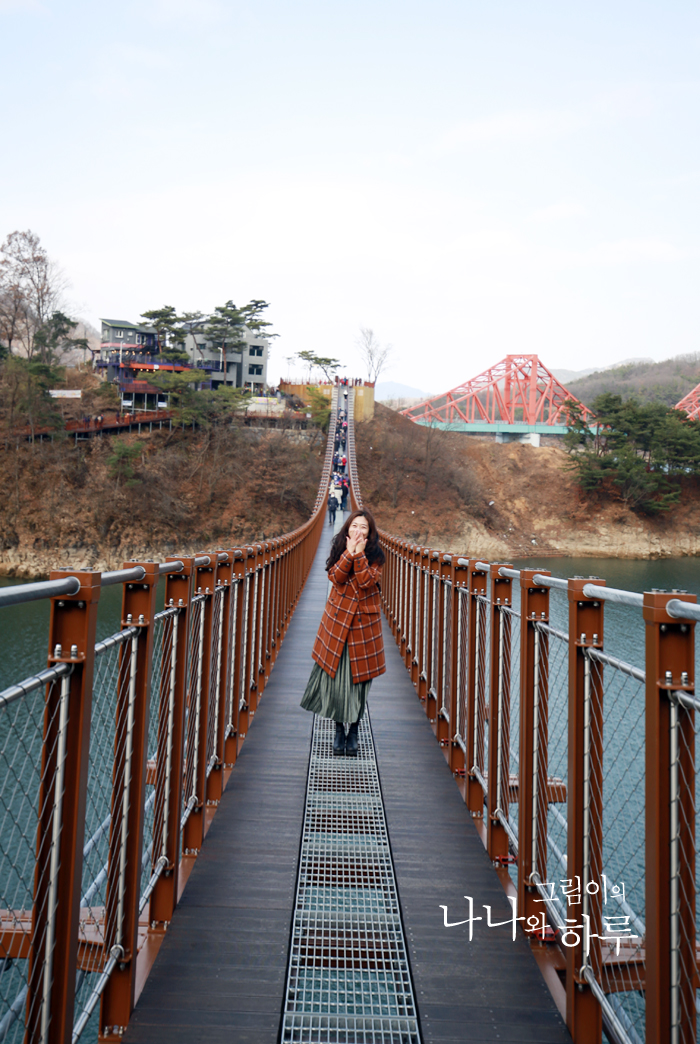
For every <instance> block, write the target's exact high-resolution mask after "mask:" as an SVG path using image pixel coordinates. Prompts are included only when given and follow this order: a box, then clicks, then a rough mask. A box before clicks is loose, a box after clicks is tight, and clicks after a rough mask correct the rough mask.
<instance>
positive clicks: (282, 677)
mask: <svg viewBox="0 0 700 1044" xmlns="http://www.w3.org/2000/svg"><path fill="white" fill-rule="evenodd" d="M340 524H342V519H341V517H340V516H339V518H338V520H337V522H336V526H335V529H336V530H337V528H339V526H340ZM330 536H331V527H330V526H326V529H325V533H324V537H323V538H322V540H321V544H320V546H319V550H318V552H317V554H316V558H315V561H314V564H313V566H312V569H311V572H310V575H309V578H308V580H307V583H306V587H305V589H304V592H303V593H302V596H301V599H300V601H299V605H298V607H297V610H296V612H295V614H294V617H293V619H292V622H291V624H290V627H289V631H288V633H287V637H286V639H285V641H284V643H283V645H282V648H281V650H280V653H279V656H278V658H277V662H276V664H275V668H274V670H273V671H272V674H271V676H270V679H269V682H268V685H267V687H266V689H265V692H264V694H263V698H262V700H261V702H260V704H259V707H258V710H257V713H256V716H255V722H254V727H253V728H251V729H250V731H249V733H248V737H247V739H246V742H245V744H244V745H243V748H242V750H241V753H240V755H239V758H238V761H237V764H236V767H235V769H234V771H233V774H232V776H231V779H230V782H229V786H228V789H227V791H226V792H225V794H224V796H223V799H222V802H221V806H220V808H219V810H218V813H217V815H216V816H215V818H214V820H213V822H212V825H211V828H210V830H209V833H208V835H207V838H206V841H205V844H204V847H203V849H202V852H201V853H200V855H199V857H198V859H197V863H196V865H195V868H194V870H193V872H192V875H191V877H190V879H189V882H188V884H187V887H186V889H185V892H184V894H183V897H182V900H181V902H180V905H179V906H178V908H177V910H176V911H175V914H174V917H173V921H172V924H171V926H170V929H169V931H168V933H167V935H166V937H165V940H164V942H163V945H162V947H161V950H160V953H159V955H158V958H157V960H156V962H155V965H154V968H153V971H152V972H151V975H150V977H149V979H148V980H147V982H146V985H145V987H144V990H143V993H142V994H141V997H140V998H139V1002H138V1004H137V1006H136V1009H135V1011H134V1014H133V1016H132V1019H131V1022H130V1024H129V1027H128V1030H127V1033H126V1035H125V1041H127V1042H133V1044H145V1042H149V1044H160V1042H163V1044H165V1042H166V1041H167V1042H168V1044H179V1042H182V1044H185V1042H188V1044H189V1042H193V1041H202V1042H204V1041H206V1042H208V1044H218V1042H221V1044H223V1042H224V1041H225V1042H226V1044H263V1042H264V1044H278V1041H279V1040H280V1039H281V1037H280V1035H281V1033H282V1017H283V1007H284V1002H285V986H286V982H287V969H288V958H289V953H290V937H291V930H292V924H293V917H294V906H295V895H296V891H297V873H298V868H299V855H300V837H301V834H302V828H303V824H304V809H305V798H306V791H307V779H308V773H309V763H310V748H311V739H312V730H313V724H314V718H313V716H312V715H310V714H308V713H306V712H304V711H302V710H301V708H300V707H299V701H300V699H301V696H302V693H303V691H304V687H305V685H306V681H307V679H308V676H309V672H310V669H311V658H310V653H311V646H312V643H313V639H314V636H315V634H316V630H317V627H318V623H319V621H320V618H321V614H322V611H323V606H324V603H325V600H326V595H327V577H326V573H325V570H324V563H325V559H326V556H327V553H328V545H329V541H330ZM385 645H386V652H387V667H388V670H387V674H386V675H384V676H383V677H382V678H380V679H378V680H376V681H375V682H374V683H373V688H372V692H371V694H370V701H369V704H370V719H371V730H372V732H373V734H374V742H375V746H376V760H377V764H378V768H379V776H380V779H381V790H382V795H383V798H384V809H385V816H386V824H387V826H388V833H389V841H390V845H391V851H392V854H393V865H394V868H395V874H396V884H397V887H398V896H399V901H400V904H401V909H402V920H403V925H404V930H405V939H406V945H407V950H408V958H409V962H410V966H411V968H410V970H411V972H412V978H413V989H414V993H415V1000H416V1002H417V1009H418V1016H419V1022H420V1036H421V1038H422V1040H423V1041H424V1042H426V1044H432V1042H435V1044H438V1042H439V1044H453V1042H454V1044H463V1042H467V1041H469V1042H472V1041H473V1042H481V1041H512V1042H513V1044H515V1042H525V1041H533V1042H534V1041H538V1042H539V1041H541V1042H542V1044H545V1042H547V1044H550V1042H559V1041H561V1042H565V1041H568V1040H570V1038H569V1035H568V1033H567V1032H566V1029H565V1027H564V1025H563V1022H562V1020H561V1018H560V1016H559V1014H558V1012H557V1010H556V1008H555V1005H554V1002H553V1001H552V999H551V997H550V994H549V992H548V990H547V988H546V986H545V985H544V982H543V980H542V978H541V975H540V973H539V971H538V969H537V967H536V964H535V961H534V958H533V957H532V954H531V953H530V952H529V946H528V944H527V942H526V941H525V940H524V939H523V938H522V937H521V936H518V938H517V939H516V941H515V942H513V941H512V940H511V933H510V927H509V926H506V927H503V928H491V929H482V930H481V931H479V928H480V923H477V925H476V927H475V933H474V940H473V942H472V943H469V942H468V941H467V937H466V934H465V928H466V926H465V927H463V928H453V929H445V928H444V927H443V926H442V923H443V922H442V910H440V909H439V906H440V904H448V906H449V910H450V911H451V912H452V911H456V912H457V913H458V915H459V916H455V917H454V919H455V920H457V919H461V917H463V916H466V914H464V913H463V911H464V909H465V906H466V904H465V900H464V898H463V896H464V895H465V894H466V895H469V894H471V895H472V896H473V898H474V902H475V907H476V906H477V905H478V904H481V903H490V905H491V906H492V907H493V918H494V920H496V921H505V920H506V919H507V918H508V916H509V913H510V907H509V905H508V903H507V900H506V898H505V895H504V893H503V891H502V889H501V886H500V884H499V882H498V880H497V878H496V875H495V873H494V872H493V869H492V867H491V864H490V862H489V860H488V857H487V855H486V853H485V852H484V850H483V846H482V845H481V841H480V840H479V838H478V835H477V833H476V830H475V828H474V825H473V823H472V821H471V818H470V817H469V814H468V812H467V809H466V808H465V806H464V803H463V802H462V800H461V797H460V795H459V791H458V789H457V787H456V786H455V784H454V782H453V780H452V777H451V774H450V772H449V769H448V768H447V765H446V764H445V761H444V758H443V756H442V754H441V752H440V749H439V747H438V745H437V744H436V743H435V740H434V738H433V735H432V732H431V730H430V726H429V724H428V722H427V720H426V718H425V715H424V713H423V711H422V710H421V708H420V704H419V703H418V700H417V698H416V696H415V692H414V690H413V686H412V685H411V682H410V680H409V678H408V675H407V673H406V671H405V669H404V667H403V664H402V662H401V659H400V657H399V655H398V651H397V650H396V647H395V645H394V642H393V639H392V637H391V634H390V631H389V629H388V628H387V629H386V631H385ZM364 734H365V735H368V734H369V729H368V728H367V729H365V730H364ZM460 904H461V905H460ZM478 912H481V913H482V914H483V913H484V911H483V910H482V911H478V910H476V909H475V913H478ZM370 979H371V977H368V978H367V981H368V982H369V983H370V986H371V982H370ZM374 988H375V990H376V984H375V985H374ZM330 995H331V994H330V993H329V994H328V996H330ZM333 997H334V998H335V1002H336V1003H337V1000H338V994H337V992H336V993H334V994H333ZM310 999H311V1002H312V1003H313V1002H314V1001H313V997H310ZM370 1028H371V1027H370ZM348 1029H349V1027H348ZM292 1039H293V1040H299V1042H300V1044H302V1041H303V1042H306V1041H307V1040H310V1039H311V1038H310V1037H308V1038H307V1037H306V1036H299V1037H297V1036H293V1037H292ZM314 1039H319V1040H327V1041H329V1042H331V1041H332V1044H378V1042H379V1040H380V1039H381V1038H380V1037H379V1036H376V1037H375V1036H373V1035H372V1036H368V1037H367V1038H366V1042H365V1040H364V1038H363V1039H361V1038H360V1036H359V1035H357V1033H356V1031H354V1030H353V1031H351V1032H349V1033H342V1034H341V1033H337V1034H336V1035H326V1036H325V1037H317V1038H314ZM397 1039H399V1038H397ZM388 1041H389V1038H388V1037H387V1044H388ZM391 1044H393V1040H392V1042H391ZM406 1044H408V1039H407V1041H406Z"/></svg>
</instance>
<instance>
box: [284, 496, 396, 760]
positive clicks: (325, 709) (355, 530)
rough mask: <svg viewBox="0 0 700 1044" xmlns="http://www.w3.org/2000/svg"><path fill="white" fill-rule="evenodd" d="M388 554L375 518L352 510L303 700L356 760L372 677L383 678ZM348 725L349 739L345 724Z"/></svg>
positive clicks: (330, 568) (333, 559) (335, 556)
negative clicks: (382, 582) (329, 723)
mask: <svg viewBox="0 0 700 1044" xmlns="http://www.w3.org/2000/svg"><path fill="white" fill-rule="evenodd" d="M383 565H384V552H383V551H382V549H381V547H380V546H379V534H378V533H377V527H376V524H375V521H374V519H373V518H372V515H371V514H370V512H369V511H367V510H364V509H363V510H362V511H353V512H352V514H351V515H350V517H349V518H348V519H347V520H346V522H345V524H344V525H343V528H342V529H341V530H340V532H339V533H338V534H337V535H336V536H335V537H334V539H333V543H332V544H331V551H330V554H329V556H328V561H327V562H326V571H327V573H328V578H329V580H330V581H331V584H332V585H333V586H332V588H331V592H330V595H329V597H328V601H327V602H326V608H325V610H324V613H323V619H322V620H321V625H320V627H319V629H318V634H317V635H316V641H315V643H314V648H313V652H312V654H311V655H312V656H313V659H314V660H315V661H316V662H315V664H314V667H313V669H312V671H311V677H310V678H309V682H308V685H307V686H306V692H305V693H304V697H303V699H302V701H301V705H302V707H303V708H304V710H308V711H311V712H312V713H314V714H319V715H320V716H321V717H322V718H332V719H333V720H334V721H335V739H334V740H333V753H334V754H338V755H341V754H345V755H347V756H348V757H351V758H354V757H356V756H357V745H358V741H357V729H358V725H359V723H360V720H361V718H362V715H363V714H364V712H365V705H366V703H367V696H368V694H369V689H370V685H371V683H372V678H376V677H378V676H379V675H380V674H384V671H385V670H386V666H385V662H384V641H383V639H382V619H381V605H380V601H379V591H380V588H379V579H380V576H381V571H382V566H383ZM346 721H347V722H349V723H350V727H349V729H348V733H347V736H346V734H345V725H344V722H346Z"/></svg>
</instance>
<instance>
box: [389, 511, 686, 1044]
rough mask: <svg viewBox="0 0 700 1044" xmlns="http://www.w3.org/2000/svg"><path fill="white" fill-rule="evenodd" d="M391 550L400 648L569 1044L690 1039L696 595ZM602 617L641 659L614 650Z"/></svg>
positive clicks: (395, 546) (392, 542) (392, 613)
mask: <svg viewBox="0 0 700 1044" xmlns="http://www.w3.org/2000/svg"><path fill="white" fill-rule="evenodd" d="M380 537H381V540H382V546H383V548H384V551H385V554H386V556H387V564H386V567H385V574H386V582H385V583H384V585H383V591H384V595H383V598H384V607H385V611H386V614H387V618H388V620H389V623H390V625H391V627H392V631H393V633H394V636H395V638H396V641H397V644H398V645H399V646H400V647H401V648H402V651H404V652H405V648H404V643H407V644H410V646H411V655H410V656H406V657H405V658H406V665H407V667H408V668H409V670H410V671H411V676H412V679H413V681H414V684H415V687H416V690H417V694H418V696H419V698H420V699H421V702H422V703H423V705H424V707H425V710H426V714H427V715H428V718H429V719H430V721H431V723H432V726H433V729H434V731H435V735H436V738H437V739H438V740H439V742H440V743H441V745H442V747H443V749H444V753H445V757H446V758H447V760H448V763H449V764H450V767H451V768H452V771H453V773H454V775H455V778H456V780H457V782H458V783H459V785H460V787H461V789H462V792H463V795H464V799H465V801H466V803H467V805H468V807H469V809H470V811H471V814H472V816H473V817H474V821H475V823H476V825H477V828H478V829H479V831H480V834H481V837H482V840H483V842H484V844H485V846H486V847H487V849H488V851H489V854H490V855H491V857H492V859H493V860H494V863H495V865H496V866H497V867H502V868H505V867H507V870H508V880H509V881H510V884H509V885H508V887H510V888H511V889H512V890H513V893H512V894H513V895H514V896H517V903H518V907H519V913H520V915H521V920H522V923H523V924H524V926H525V927H526V929H527V930H529V932H530V935H531V936H532V937H533V946H536V947H537V949H538V959H540V961H541V963H544V964H548V965H549V966H550V967H551V968H552V969H553V970H554V972H555V973H556V976H557V977H558V978H557V980H556V981H559V980H561V982H562V987H561V991H560V994H559V996H558V1000H559V1003H560V1006H561V1008H562V1010H563V1011H565V1012H566V1016H567V1022H568V1025H569V1028H570V1029H571V1030H572V1034H573V1036H574V1039H575V1040H577V1041H586V1042H588V1041H595V1040H600V1039H602V1034H603V1032H604V1033H605V1034H606V1037H607V1039H608V1040H610V1041H614V1042H628V1044H637V1042H639V1041H644V1040H646V1041H649V1042H651V1041H659V1042H661V1041H663V1042H665V1041H672V1042H674V1044H681V1042H683V1044H685V1042H689V1041H691V1040H692V1041H695V1040H696V1034H697V1026H696V1023H697V997H698V995H697V993H696V990H697V987H698V986H699V985H700V979H699V977H698V956H697V950H696V939H697V933H698V919H699V917H700V899H699V898H698V896H699V894H700V889H699V888H698V880H697V860H696V839H697V836H698V835H697V831H698V826H699V824H698V804H699V803H698V787H699V783H698V773H697V755H698V736H697V726H696V721H695V718H696V711H697V710H698V709H699V708H700V703H698V701H696V698H695V696H694V687H693V686H694V625H695V621H696V620H697V619H699V618H700V610H698V608H697V606H696V605H695V598H694V596H689V595H687V594H685V592H676V591H674V592H659V591H654V592H648V593H647V594H644V595H641V594H635V593H634V592H622V591H615V590H608V589H607V588H606V587H605V583H604V581H600V580H597V579H595V581H587V580H584V579H581V578H574V579H572V580H564V579H559V578H556V577H551V576H550V575H549V573H547V571H545V570H543V571H539V572H538V571H536V570H532V569H528V570H516V569H513V568H512V567H509V566H500V565H493V564H489V563H484V562H480V561H478V560H474V559H468V558H466V557H464V558H461V557H457V556H455V555H451V554H445V553H444V552H441V551H435V550H433V549H431V548H423V547H419V546H416V545H412V544H411V543H409V542H407V541H402V540H398V539H396V538H394V537H391V536H390V535H388V534H386V533H381V532H380ZM504 584H505V586H503V585H504ZM550 596H551V604H550ZM606 603H619V604H622V605H626V606H631V607H633V609H634V610H635V612H637V614H638V615H637V627H638V628H639V630H640V632H641V631H642V630H643V633H644V636H645V644H646V664H640V663H628V662H626V661H625V660H623V659H620V658H619V657H615V656H612V655H610V654H609V653H607V652H606V651H605V650H604V641H603V638H604V616H605V606H606ZM640 610H641V612H640ZM553 620H554V621H556V623H553V622H552V621H553ZM412 622H415V624H417V627H416V638H415V639H412V637H411V628H412V625H413V624H412ZM406 629H407V631H408V633H407V635H405V634H404V631H405V630H406ZM436 650H437V657H436ZM441 719H444V722H449V724H450V727H449V730H448V731H446V730H445V728H444V724H443V721H442V720H441ZM549 981H550V982H552V981H553V980H552V977H551V976H550V978H549ZM553 988H554V989H555V993H556V987H553Z"/></svg>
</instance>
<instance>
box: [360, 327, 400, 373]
mask: <svg viewBox="0 0 700 1044" xmlns="http://www.w3.org/2000/svg"><path fill="white" fill-rule="evenodd" d="M356 344H357V347H358V348H359V350H360V357H361V358H362V361H363V362H364V363H365V365H366V366H367V379H368V380H369V381H370V382H371V383H372V384H376V383H377V381H378V379H379V374H380V373H381V372H382V370H383V369H384V368H385V366H386V364H387V362H388V361H389V357H390V355H391V353H392V352H393V350H394V349H393V346H392V345H390V344H384V345H382V344H380V343H379V341H378V340H377V338H376V337H375V336H374V330H372V329H370V328H369V327H367V326H361V327H360V336H359V337H358V339H357V341H356Z"/></svg>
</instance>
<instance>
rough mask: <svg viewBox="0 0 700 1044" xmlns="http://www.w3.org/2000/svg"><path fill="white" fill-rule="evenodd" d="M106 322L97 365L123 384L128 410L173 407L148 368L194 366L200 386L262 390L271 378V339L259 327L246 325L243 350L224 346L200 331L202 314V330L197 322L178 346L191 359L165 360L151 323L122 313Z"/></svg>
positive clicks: (123, 406) (194, 379)
mask: <svg viewBox="0 0 700 1044" xmlns="http://www.w3.org/2000/svg"><path fill="white" fill-rule="evenodd" d="M101 322H102V336H101V343H100V350H99V353H98V354H97V356H96V358H95V360H94V366H95V369H96V370H97V371H98V373H101V374H102V375H103V376H106V378H107V380H108V381H111V382H113V383H116V384H119V391H120V405H121V409H122V411H123V412H139V411H148V412H151V411H155V412H157V411H158V410H160V409H167V408H168V397H167V395H166V394H164V393H163V392H160V391H159V390H158V389H157V388H156V387H155V386H154V385H152V384H149V383H148V374H149V373H154V372H157V371H160V372H166V373H168V372H170V373H186V372H187V371H192V383H193V384H194V385H195V387H196V388H197V390H201V389H202V388H212V389H214V390H217V389H218V388H220V387H222V385H223V386H225V385H228V386H229V387H231V388H247V389H249V390H250V391H252V392H253V394H254V395H262V394H263V391H264V389H265V386H266V384H267V360H268V354H269V340H268V338H266V337H264V336H262V335H261V334H259V333H258V332H257V331H255V330H248V329H244V330H243V331H242V334H241V339H242V340H243V342H244V343H243V345H242V346H241V347H240V348H239V350H238V351H233V350H232V349H226V350H225V351H224V350H222V349H221V348H215V347H214V346H213V345H212V344H211V342H209V341H207V339H206V337H205V336H204V334H203V332H201V331H203V330H204V328H205V327H206V324H207V320H206V319H202V320H201V323H200V324H199V330H198V329H197V327H194V328H193V330H192V331H191V332H190V333H189V334H188V335H187V337H186V339H185V343H184V345H182V347H181V348H179V349H178V350H179V351H182V352H184V353H185V354H186V355H187V356H188V357H189V358H188V360H187V362H178V363H173V362H169V361H165V360H164V361H161V360H160V353H159V351H158V346H157V339H156V331H155V329H154V328H153V327H152V326H140V325H138V324H136V323H129V322H127V321H126V320H123V319H102V320H101Z"/></svg>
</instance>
